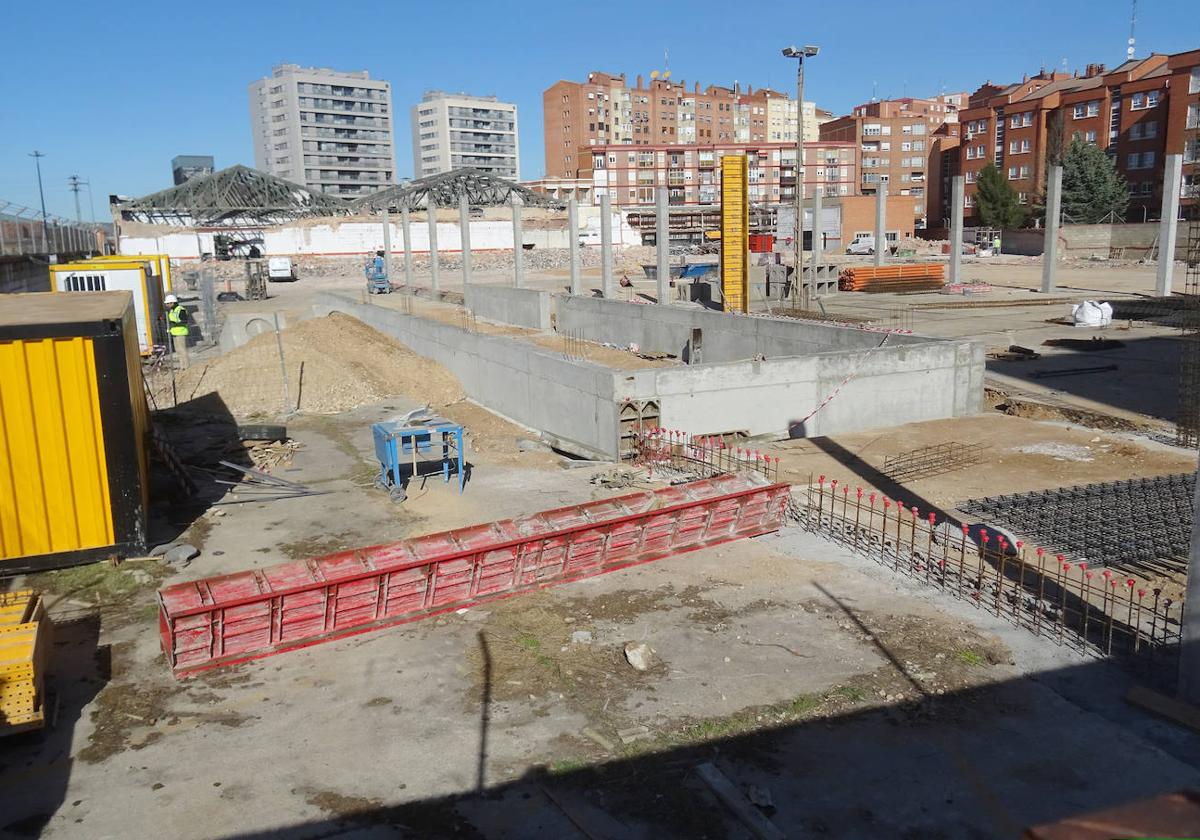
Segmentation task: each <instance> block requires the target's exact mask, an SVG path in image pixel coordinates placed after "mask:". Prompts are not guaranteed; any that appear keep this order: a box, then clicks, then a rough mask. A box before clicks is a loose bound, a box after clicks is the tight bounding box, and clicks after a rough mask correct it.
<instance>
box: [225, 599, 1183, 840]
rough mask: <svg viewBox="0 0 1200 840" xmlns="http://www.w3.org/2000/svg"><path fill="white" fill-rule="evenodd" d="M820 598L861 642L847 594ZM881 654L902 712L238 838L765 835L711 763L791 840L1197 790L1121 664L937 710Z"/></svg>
mask: <svg viewBox="0 0 1200 840" xmlns="http://www.w3.org/2000/svg"><path fill="white" fill-rule="evenodd" d="M824 594H825V596H826V597H827V598H828V599H830V600H831V601H832V602H833V603H834V604H836V605H838V607H840V608H841V609H842V610H843V611H844V613H845V615H846V617H847V619H848V620H849V621H850V622H852V623H854V624H855V625H856V626H857V627H858V628H859V629H860V630H862V631H864V632H867V628H866V625H865V624H864V623H863V622H862V621H860V620H859V617H858V616H857V615H856V614H855V611H854V609H853V607H852V606H851V604H852V600H853V598H852V596H849V595H845V596H844V595H843V594H839V593H837V592H829V591H825V593H824ZM876 646H877V647H878V648H880V650H881V653H882V654H883V655H884V656H885V658H886V659H887V660H888V661H889V662H890V663H891V667H892V668H894V669H895V670H896V672H897V673H898V674H901V675H903V680H904V681H905V682H906V683H907V685H908V687H909V689H910V690H909V691H908V692H906V693H905V695H904V700H903V701H901V702H899V703H896V704H893V705H888V706H884V707H878V706H876V707H874V708H870V707H871V706H873V705H875V704H877V703H879V702H880V701H879V698H874V697H857V698H856V697H848V698H847V700H848V704H849V705H850V706H851V707H854V706H858V707H860V708H859V709H854V708H850V709H848V710H846V711H844V712H842V713H839V714H836V715H834V716H832V717H820V718H818V717H806V716H805V713H804V711H803V704H801V703H800V702H799V701H797V702H795V703H793V704H792V706H791V711H792V713H794V714H793V715H792V716H793V717H796V718H799V719H794V720H786V719H780V720H775V719H773V717H772V718H768V719H764V718H763V717H762V715H768V716H774V715H778V714H779V707H772V708H771V709H770V710H767V709H762V710H751V711H750V712H748V713H747V712H743V713H741V717H742V719H743V720H745V719H746V718H745V715H747V714H750V715H754V714H755V713H756V712H761V715H760V716H759V719H758V720H757V721H754V722H753V723H752V724H750V725H749V726H748V728H757V731H753V732H744V733H740V734H737V735H732V736H728V737H723V736H722V733H721V731H720V730H719V729H714V730H713V732H714V735H713V737H712V738H711V739H708V740H706V741H704V742H703V743H693V744H672V743H664V742H660V741H655V740H651V741H649V742H635V743H634V744H631V745H629V746H627V747H624V748H622V747H619V746H618V747H616V748H615V750H614V752H616V753H618V754H620V753H624V756H623V757H617V758H608V759H593V760H595V761H596V762H597V763H596V764H594V765H593V766H585V763H584V762H583V761H578V762H560V763H559V764H558V765H556V766H554V767H550V768H538V769H536V770H533V771H531V772H528V773H527V774H525V775H524V776H523V777H521V778H518V779H516V780H513V781H508V782H503V783H495V782H494V781H492V780H491V779H483V778H482V775H483V774H482V773H481V784H480V786H479V788H478V789H477V790H475V791H472V792H468V793H464V794H461V795H456V796H446V797H440V798H432V799H425V800H420V801H414V802H409V803H405V804H400V805H391V806H389V805H383V804H380V803H377V802H372V801H368V800H361V799H358V800H355V799H353V798H352V797H346V798H345V801H344V802H343V803H342V807H341V808H340V809H338V808H336V807H334V808H332V809H327V810H334V811H336V813H331V814H330V816H329V817H328V818H327V819H325V820H321V821H316V822H308V823H301V824H296V825H292V826H282V827H279V828H277V829H273V830H272V831H270V832H266V833H252V834H247V835H243V836H245V837H254V838H259V837H261V838H266V837H273V838H276V837H283V838H297V839H298V838H311V837H330V836H341V835H343V834H346V833H350V834H353V835H354V836H360V835H359V832H365V833H364V834H362V835H361V836H405V837H489V838H490V837H512V838H524V837H550V836H553V837H588V838H597V837H630V838H651V837H688V838H696V837H708V838H722V837H750V836H771V835H769V834H767V835H764V834H758V835H755V834H754V833H752V832H751V831H750V830H749V829H748V828H747V825H746V823H745V821H744V818H738V817H735V816H734V814H733V812H732V811H731V810H730V809H729V808H728V807H727V806H726V805H724V804H723V803H722V802H721V801H720V800H719V799H718V797H717V796H716V795H715V794H714V788H712V787H711V786H710V785H709V784H708V783H707V782H706V781H705V776H706V775H710V771H708V770H707V769H701V768H702V767H703V766H704V765H706V764H712V765H715V767H716V768H717V769H718V770H719V771H720V773H721V774H723V775H724V776H725V777H726V778H727V779H728V780H729V782H730V784H731V785H732V788H733V790H734V791H735V792H736V794H737V796H738V798H745V800H746V801H745V802H744V803H743V806H744V807H745V808H746V809H748V810H750V811H754V812H757V814H758V815H759V817H764V818H767V819H769V820H770V821H771V822H772V823H773V824H774V826H775V827H776V828H777V829H778V830H779V831H780V832H781V833H780V834H779V835H777V836H787V837H807V836H831V837H901V838H962V837H967V838H984V837H1016V836H1018V834H1019V833H1020V832H1021V830H1022V829H1023V828H1024V827H1027V826H1031V825H1036V824H1040V823H1045V822H1049V821H1055V820H1059V819H1063V818H1066V817H1068V816H1071V815H1077V814H1080V813H1084V812H1088V811H1093V810H1097V809H1101V808H1107V807H1111V806H1113V805H1115V804H1119V803H1122V802H1128V801H1134V800H1139V799H1144V798H1147V797H1150V796H1154V795H1156V794H1161V793H1164V792H1169V791H1174V790H1178V789H1182V788H1186V787H1189V786H1195V785H1196V784H1197V783H1198V782H1200V773H1198V772H1197V767H1200V738H1198V737H1197V736H1194V735H1192V734H1189V733H1186V732H1183V731H1181V730H1176V729H1174V728H1172V727H1170V726H1168V725H1166V724H1164V723H1160V722H1158V721H1156V720H1154V719H1151V718H1149V717H1148V716H1146V715H1144V714H1142V713H1141V712H1139V711H1138V710H1136V709H1134V708H1132V707H1129V706H1126V705H1125V704H1124V703H1123V702H1122V701H1121V697H1122V696H1123V692H1124V691H1125V689H1126V687H1127V686H1128V685H1129V684H1130V682H1131V680H1130V677H1129V675H1128V674H1127V673H1125V672H1122V671H1120V670H1119V669H1118V668H1117V667H1115V666H1114V665H1113V664H1111V663H1107V662H1093V663H1089V664H1081V665H1078V666H1076V667H1071V668H1063V669H1058V670H1056V671H1050V672H1046V673H1042V674H1038V675H1034V676H1025V677H1020V678H1016V679H1010V680H1006V681H1002V682H999V683H994V684H989V685H986V686H984V687H980V688H975V689H972V690H968V691H963V692H959V693H954V694H947V695H942V696H939V695H932V694H930V693H929V692H927V691H926V690H925V689H924V688H923V687H922V682H923V680H922V675H920V674H914V673H912V670H913V669H912V668H911V667H909V665H908V664H906V663H904V662H902V661H900V660H899V659H897V658H896V657H894V656H893V655H892V654H891V652H890V651H888V650H887V649H886V648H885V647H884V646H883V645H882V644H881V643H880V642H878V641H876ZM1048 689H1049V690H1048ZM489 691H490V686H489V685H487V683H486V682H485V684H484V687H483V690H482V694H481V696H480V698H479V702H480V705H481V714H480V721H481V726H482V729H481V731H480V732H479V733H477V734H476V733H473V734H472V737H476V738H478V743H479V745H480V760H481V768H482V767H483V765H484V764H485V758H486V749H487V747H486V744H487V743H488V738H489V733H488V731H487V723H488V718H489V715H488V709H489V703H488V698H489ZM788 716H789V715H788V714H784V715H782V717H783V718H786V717H788ZM749 720H754V719H753V717H752V718H749ZM490 737H491V739H493V740H495V739H496V738H498V737H507V735H506V734H504V733H491V734H490ZM472 769H474V768H472ZM490 772H491V773H492V775H493V776H495V775H497V774H498V771H497V770H496V769H495V768H492V769H491V770H490ZM471 775H472V776H474V775H475V774H474V773H472V774H471ZM488 782H491V783H490V784H489V783H488ZM751 801H753V802H754V803H756V804H751ZM1184 828H1185V827H1180V830H1183V829H1184ZM1188 833H1191V832H1188Z"/></svg>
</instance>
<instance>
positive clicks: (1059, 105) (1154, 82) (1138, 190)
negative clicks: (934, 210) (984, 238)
mask: <svg viewBox="0 0 1200 840" xmlns="http://www.w3.org/2000/svg"><path fill="white" fill-rule="evenodd" d="M1198 64H1200V50H1197V51H1192V52H1189V53H1180V54H1178V55H1174V56H1166V55H1161V54H1154V55H1150V56H1149V57H1147V58H1142V59H1131V60H1129V61H1125V62H1123V63H1122V64H1121V65H1119V66H1118V67H1116V68H1114V69H1113V70H1106V68H1105V67H1104V65H1102V64H1089V65H1088V66H1087V68H1086V69H1085V71H1084V73H1083V75H1078V74H1070V75H1068V74H1066V73H1061V72H1046V71H1042V72H1041V73H1039V74H1037V75H1036V76H1032V77H1026V78H1024V79H1022V80H1021V81H1020V82H1018V83H1016V84H1011V85H1006V86H997V85H993V84H991V83H990V82H988V83H986V84H984V85H983V86H981V87H980V88H979V90H977V91H976V92H975V93H974V94H972V95H971V97H970V99H969V101H968V103H967V107H966V108H965V109H964V110H962V111H961V112H960V113H959V120H960V122H961V127H962V137H961V142H960V145H959V149H958V151H959V161H958V164H959V167H960V171H961V173H962V174H963V175H964V176H965V181H966V187H965V189H966V198H965V206H964V208H963V218H964V222H965V223H966V224H968V225H970V224H972V223H973V222H974V220H975V219H976V209H975V195H976V192H977V187H976V183H975V182H976V180H977V179H978V176H979V171H980V170H981V169H983V167H984V166H986V165H987V164H988V163H994V164H995V165H996V167H997V168H998V169H999V170H1000V173H1001V175H1003V176H1004V177H1005V178H1007V179H1008V181H1009V183H1010V184H1012V186H1013V188H1014V189H1015V190H1016V191H1017V194H1018V195H1019V196H1020V201H1021V203H1022V204H1026V205H1029V206H1030V207H1031V208H1032V205H1033V204H1034V203H1035V202H1036V201H1038V199H1039V196H1040V195H1041V194H1042V193H1043V192H1044V191H1045V188H1046V166H1047V164H1046V154H1047V149H1048V148H1049V147H1051V146H1053V145H1055V144H1056V143H1058V142H1060V141H1061V142H1062V143H1063V144H1064V145H1065V144H1068V143H1070V141H1071V139H1072V138H1074V137H1079V138H1080V139H1082V140H1084V141H1085V142H1087V143H1094V144H1096V145H1097V146H1098V147H1100V148H1101V149H1104V150H1105V151H1106V152H1107V153H1108V154H1109V156H1110V157H1112V158H1113V160H1114V162H1115V164H1116V166H1117V170H1118V171H1119V172H1120V173H1121V175H1122V176H1123V177H1124V178H1125V180H1126V182H1127V183H1128V185H1129V193H1130V202H1129V210H1128V211H1127V213H1126V220H1127V221H1131V222H1132V221H1142V220H1143V219H1152V218H1156V217H1157V215H1158V213H1159V209H1160V207H1161V205H1162V188H1163V161H1164V156H1165V155H1167V154H1180V153H1183V152H1184V151H1185V143H1184V133H1185V129H1184V128H1183V126H1185V125H1186V124H1187V119H1188V117H1187V109H1188V104H1189V102H1188V100H1189V97H1190V98H1191V101H1192V102H1194V101H1195V95H1194V94H1189V93H1188V90H1189V89H1190V87H1191V86H1193V82H1192V79H1193V78H1198V77H1196V76H1194V74H1193V70H1194V69H1195V68H1196V66H1197V65H1198ZM1195 84H1196V85H1200V78H1198V81H1197V82H1196V83H1195ZM1172 97H1173V98H1174V101H1173V102H1171V99H1172ZM1176 125H1178V126H1179V128H1178V129H1177V132H1176V134H1174V135H1170V129H1171V128H1172V127H1174V126H1176ZM1169 135H1170V136H1169ZM1193 158H1194V150H1193ZM1191 168H1192V169H1193V170H1194V168H1195V167H1194V165H1193V166H1192V167H1191ZM1068 221H1069V220H1068Z"/></svg>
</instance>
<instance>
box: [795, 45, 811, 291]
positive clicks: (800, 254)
mask: <svg viewBox="0 0 1200 840" xmlns="http://www.w3.org/2000/svg"><path fill="white" fill-rule="evenodd" d="M795 192H796V236H795V241H794V242H793V245H794V246H795V252H796V253H795V255H794V259H793V262H792V265H794V266H795V267H796V277H795V280H796V284H797V285H796V288H797V290H798V291H799V292H800V308H801V309H808V308H809V307H810V306H811V305H812V296H811V293H812V290H811V288H810V287H809V285H808V284H807V283H805V282H804V259H803V258H804V54H803V53H801V54H800V55H799V56H798V57H797V60H796V189H795ZM813 239H814V242H815V240H816V223H815V222H814V223H813ZM814 275H815V272H814ZM813 280H814V282H815V281H816V277H815V276H814V277H813Z"/></svg>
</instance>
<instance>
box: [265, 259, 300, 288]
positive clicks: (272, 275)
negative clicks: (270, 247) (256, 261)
mask: <svg viewBox="0 0 1200 840" xmlns="http://www.w3.org/2000/svg"><path fill="white" fill-rule="evenodd" d="M267 279H268V280H270V281H271V282H272V283H283V282H290V281H292V280H299V279H300V278H299V277H298V276H297V275H296V266H295V264H294V263H293V262H292V258H291V257H270V258H268V259H267Z"/></svg>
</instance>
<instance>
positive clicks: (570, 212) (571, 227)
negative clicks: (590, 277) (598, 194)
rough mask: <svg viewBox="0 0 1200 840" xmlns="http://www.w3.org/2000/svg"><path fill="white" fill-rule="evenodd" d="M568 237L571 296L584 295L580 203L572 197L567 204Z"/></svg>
mask: <svg viewBox="0 0 1200 840" xmlns="http://www.w3.org/2000/svg"><path fill="white" fill-rule="evenodd" d="M567 236H569V237H570V238H571V241H570V242H569V243H567V244H568V247H569V248H570V252H571V294H573V295H580V294H583V287H582V283H581V281H580V279H579V202H578V201H576V200H575V198H574V197H572V198H571V199H570V200H569V201H568V202H567Z"/></svg>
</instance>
